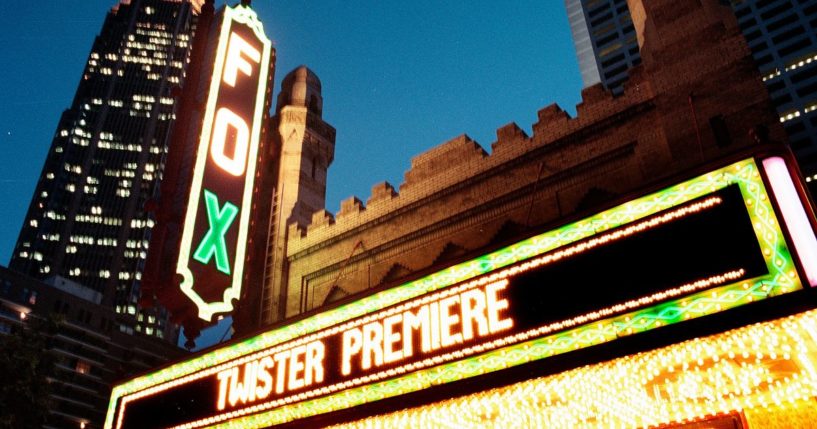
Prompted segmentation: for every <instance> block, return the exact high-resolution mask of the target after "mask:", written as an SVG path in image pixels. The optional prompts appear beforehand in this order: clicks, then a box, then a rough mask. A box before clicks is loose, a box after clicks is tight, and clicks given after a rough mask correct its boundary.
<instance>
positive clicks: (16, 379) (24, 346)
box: [0, 316, 60, 429]
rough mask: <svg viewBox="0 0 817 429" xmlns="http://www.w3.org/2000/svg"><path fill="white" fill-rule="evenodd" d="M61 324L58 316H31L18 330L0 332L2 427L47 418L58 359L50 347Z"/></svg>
mask: <svg viewBox="0 0 817 429" xmlns="http://www.w3.org/2000/svg"><path fill="white" fill-rule="evenodd" d="M59 324H60V320H59V319H57V318H54V317H49V318H45V319H41V318H38V317H33V316H30V317H28V318H27V319H26V321H25V322H24V323H23V324H22V325H21V326H19V327H18V329H16V330H15V331H14V332H12V333H10V334H8V335H0V429H6V428H9V429H10V428H36V427H42V426H43V424H44V423H45V422H46V420H47V418H48V414H49V410H50V405H51V397H50V395H49V393H50V390H51V389H50V385H49V383H50V382H49V378H50V377H52V376H53V374H54V363H55V359H54V356H53V354H52V353H51V352H50V351H49V349H50V342H51V338H52V337H53V335H54V334H56V332H57V330H58V329H59Z"/></svg>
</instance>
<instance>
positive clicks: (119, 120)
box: [10, 0, 195, 337]
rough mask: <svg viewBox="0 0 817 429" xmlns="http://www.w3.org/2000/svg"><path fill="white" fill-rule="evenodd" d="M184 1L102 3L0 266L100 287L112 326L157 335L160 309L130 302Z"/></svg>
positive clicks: (179, 65)
mask: <svg viewBox="0 0 817 429" xmlns="http://www.w3.org/2000/svg"><path fill="white" fill-rule="evenodd" d="M194 23H195V21H194V11H193V10H192V8H191V5H190V3H188V2H184V1H179V0H176V1H172V0H133V1H129V2H125V1H123V2H121V3H120V4H119V5H117V6H115V7H114V8H112V9H111V11H110V12H109V13H108V15H107V17H106V19H105V22H104V24H103V27H102V30H101V31H100V33H99V35H98V36H97V37H96V39H95V41H94V44H93V47H92V49H91V52H90V54H89V56H88V60H87V62H86V65H85V69H84V70H83V73H82V77H81V79H80V82H79V87H78V89H77V92H76V95H75V97H74V100H73V102H72V104H71V107H70V108H68V109H67V110H66V111H65V112H64V113H63V114H62V117H61V118H60V121H59V124H58V126H57V130H56V133H55V135H54V139H53V141H52V144H51V148H50V150H49V152H48V155H47V158H46V161H45V165H44V166H43V170H42V173H41V176H40V179H39V182H38V183H37V187H36V190H35V194H34V196H33V198H32V202H31V205H30V206H29V210H28V213H27V215H26V218H25V221H24V224H23V227H22V229H21V232H20V236H19V238H18V241H17V244H16V246H15V251H14V254H13V256H12V259H11V262H10V268H12V269H13V270H16V271H20V272H23V273H25V274H28V275H30V276H33V277H35V278H40V279H45V280H46V281H48V280H47V279H49V278H52V277H54V276H60V277H63V278H67V279H70V280H72V281H74V282H77V283H80V284H82V285H84V286H87V287H89V288H91V289H93V290H95V291H97V292H99V293H100V294H101V295H102V300H103V302H105V303H106V304H107V305H111V306H113V307H114V308H115V310H116V312H117V313H120V314H121V315H123V320H126V321H129V322H126V323H123V324H122V325H121V328H122V329H124V330H125V331H127V332H128V333H132V332H133V331H134V330H135V331H141V332H143V333H144V334H147V335H153V336H158V337H164V336H166V335H168V334H169V333H170V332H169V331H168V330H167V329H168V327H167V326H166V323H165V322H164V319H166V317H165V316H164V315H163V314H157V313H156V312H150V313H147V312H145V313H144V314H143V312H142V311H140V309H139V308H138V306H137V303H138V299H139V284H140V279H141V273H142V270H143V268H144V262H145V259H146V256H147V251H148V242H149V238H150V231H151V228H152V227H153V225H154V219H153V218H152V214H151V213H150V212H149V210H148V209H147V208H146V204H147V206H149V204H148V203H149V201H150V200H151V198H152V197H153V195H154V194H155V192H156V191H157V187H158V184H159V181H160V180H161V177H162V170H163V163H164V159H165V156H166V152H167V147H168V139H169V134H170V131H171V126H172V124H173V122H174V119H175V110H174V109H175V107H174V106H175V104H176V100H175V98H174V96H173V94H174V93H175V92H176V91H174V88H177V87H179V86H180V85H181V84H182V83H183V81H184V78H185V69H186V67H187V63H188V62H189V56H190V51H191V47H192V40H191V38H192V34H193V30H194Z"/></svg>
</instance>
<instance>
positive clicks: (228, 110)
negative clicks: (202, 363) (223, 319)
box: [176, 5, 272, 321]
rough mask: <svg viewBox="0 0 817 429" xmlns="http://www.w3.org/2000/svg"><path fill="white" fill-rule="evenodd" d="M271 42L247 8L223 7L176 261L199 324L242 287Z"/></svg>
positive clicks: (220, 309) (229, 306)
mask: <svg viewBox="0 0 817 429" xmlns="http://www.w3.org/2000/svg"><path fill="white" fill-rule="evenodd" d="M271 47H272V43H271V42H270V40H269V39H268V38H267V37H266V36H265V35H264V30H263V27H262V25H261V22H260V21H259V20H258V18H257V16H256V14H255V12H253V11H252V9H250V8H248V7H245V6H240V5H239V6H236V7H234V8H231V7H225V9H224V11H223V20H222V22H221V29H220V34H219V37H218V46H217V48H216V52H215V63H214V67H213V76H212V79H211V82H210V90H209V93H208V96H207V104H206V108H205V112H204V120H203V121H202V124H203V125H202V132H201V137H200V141H199V146H198V152H197V154H196V159H195V166H194V172H193V180H192V185H191V189H190V196H189V200H188V203H187V209H186V216H185V220H184V228H183V232H182V239H181V247H180V250H179V259H178V263H177V266H176V272H177V273H178V274H180V275H181V276H182V283H181V286H180V288H181V290H182V291H183V292H184V293H185V295H187V296H188V297H189V298H190V299H191V300H192V301H193V302H194V303H195V304H196V307H197V308H198V316H199V317H200V318H201V319H203V320H205V321H210V320H211V319H212V316H213V315H214V314H216V313H222V312H228V311H231V310H232V302H231V301H232V300H233V299H238V297H239V295H240V292H241V280H242V272H243V268H244V267H243V264H244V257H245V250H246V242H247V233H248V227H249V220H250V219H249V217H250V207H251V199H252V192H253V179H254V177H255V167H256V161H257V154H258V146H259V139H260V135H261V127H262V125H263V123H262V118H263V114H264V112H263V108H264V97H265V96H266V89H267V78H268V74H269V63H270V52H271Z"/></svg>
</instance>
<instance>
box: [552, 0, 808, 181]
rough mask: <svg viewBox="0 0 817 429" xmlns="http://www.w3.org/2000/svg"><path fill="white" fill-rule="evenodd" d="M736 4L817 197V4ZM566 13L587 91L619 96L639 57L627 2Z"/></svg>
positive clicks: (798, 0) (585, 4) (799, 0)
mask: <svg viewBox="0 0 817 429" xmlns="http://www.w3.org/2000/svg"><path fill="white" fill-rule="evenodd" d="M730 3H731V6H732V9H733V11H734V12H735V16H736V17H737V20H738V25H739V26H740V29H741V32H742V33H743V36H744V38H745V39H746V42H747V43H748V45H749V48H750V49H751V51H752V56H753V58H754V60H755V64H756V66H757V68H758V70H759V72H760V75H761V76H762V79H763V82H764V83H765V84H766V88H767V90H768V91H769V96H770V98H771V100H772V103H773V104H774V106H775V108H776V109H777V113H778V114H779V116H780V122H781V123H783V126H784V127H785V129H786V132H787V134H788V137H789V143H790V144H791V147H792V149H793V150H794V152H795V154H796V155H797V158H798V161H799V163H800V169H801V171H802V173H803V175H804V176H805V177H806V180H807V183H808V185H809V186H810V189H811V193H812V195H817V113H816V112H815V111H817V2H815V1H813V0H731V1H730ZM565 6H566V7H567V14H568V19H569V21H570V26H571V30H572V32H573V38H574V43H575V45H576V53H577V56H578V58H579V68H580V69H581V72H582V79H583V82H584V86H585V87H587V86H590V85H593V84H595V83H597V82H599V81H601V82H603V83H604V85H605V87H607V88H608V89H612V90H613V91H614V92H616V91H619V92H620V91H621V88H620V85H621V84H622V82H623V81H624V80H626V77H627V72H626V67H625V68H622V66H624V64H625V63H628V64H637V61H633V60H632V59H634V58H636V57H637V56H638V53H637V51H638V44H637V42H636V39H635V33H633V31H632V25H631V24H629V22H630V20H629V9H628V7H627V2H626V0H615V1H612V0H610V1H591V0H565ZM679 7H680V5H679ZM625 16H626V18H625ZM591 51H592V55H593V57H594V60H595V61H593V60H591V59H590V55H591ZM628 55H629V57H628ZM633 55H634V56H633Z"/></svg>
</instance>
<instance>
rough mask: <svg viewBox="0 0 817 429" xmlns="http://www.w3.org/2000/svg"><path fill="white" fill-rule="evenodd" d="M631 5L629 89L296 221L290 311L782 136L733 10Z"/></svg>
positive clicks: (430, 160)
mask: <svg viewBox="0 0 817 429" xmlns="http://www.w3.org/2000/svg"><path fill="white" fill-rule="evenodd" d="M629 3H630V6H631V10H634V11H637V12H638V13H635V12H634V13H633V16H634V21H635V24H636V29H637V30H638V34H639V37H640V40H639V43H640V45H641V46H642V48H641V55H642V58H643V63H642V65H640V66H637V67H635V68H634V69H632V70H631V72H630V77H629V79H628V81H627V84H626V85H625V88H624V92H623V94H622V95H620V96H613V95H612V93H610V92H608V91H606V90H604V88H603V87H602V86H601V85H600V84H599V85H595V86H592V87H589V88H586V89H585V90H584V91H582V102H581V103H580V104H579V105H578V106H577V115H576V117H575V118H574V117H570V115H568V114H567V113H566V112H565V111H564V110H562V109H561V108H560V107H559V106H558V105H555V104H554V105H550V106H548V107H545V108H544V109H542V110H540V111H539V114H538V121H537V122H536V123H535V124H533V126H532V130H533V133H532V134H533V135H531V136H528V135H527V134H526V133H525V132H524V131H523V130H522V129H521V128H520V127H519V126H517V125H516V124H514V123H511V124H508V125H505V126H503V127H501V128H499V129H498V130H497V140H496V141H495V142H493V143H492V144H491V152H490V154H489V153H488V152H487V151H486V150H485V149H484V148H483V147H482V146H481V145H480V144H479V143H477V142H475V141H473V140H472V139H471V138H469V137H468V136H467V135H462V136H459V137H456V138H453V139H452V140H450V141H448V142H446V143H443V144H442V145H440V146H438V147H435V148H433V149H431V150H429V151H428V152H426V153H423V154H421V155H418V156H416V157H414V158H413V159H412V162H411V169H410V170H409V171H408V172H406V173H405V180H404V182H403V183H402V184H400V185H399V187H398V188H395V187H394V186H392V185H391V184H389V183H380V184H377V185H375V186H374V187H373V188H372V193H371V195H370V196H369V198H368V199H367V200H366V203H365V204H364V203H363V201H362V200H361V199H359V198H357V197H352V198H350V199H347V200H345V201H343V202H342V203H341V209H340V211H339V212H338V213H337V214H335V215H332V214H330V213H328V212H326V211H325V210H320V211H317V212H316V213H314V214H313V215H312V217H311V222H310V223H308V224H303V223H301V222H290V223H288V229H287V234H286V242H285V245H284V246H281V247H282V248H283V249H285V255H286V257H285V261H283V264H282V265H283V266H284V267H285V270H284V271H282V272H283V278H282V282H284V283H285V285H284V289H282V290H281V292H282V293H284V292H285V297H284V296H282V297H281V301H279V302H278V303H276V305H277V306H278V307H277V311H280V313H279V314H280V315H281V316H282V317H293V316H296V315H299V314H301V313H304V312H309V311H312V310H315V309H317V308H319V307H321V306H323V305H325V304H328V303H329V302H333V301H336V300H340V299H354V298H353V297H350V298H345V297H347V296H350V295H356V294H362V293H367V292H371V291H372V290H377V289H381V288H388V287H393V286H396V285H399V284H401V283H403V282H405V281H407V280H409V279H413V278H417V277H419V276H422V275H424V274H428V273H431V272H433V271H436V270H438V269H440V268H442V267H444V266H447V265H450V264H452V263H454V262H458V261H460V260H464V259H465V258H467V257H473V256H477V255H480V254H482V253H485V252H487V251H488V250H491V249H495V248H498V247H500V246H502V245H503V244H508V243H511V242H512V241H513V240H515V239H520V238H522V237H525V236H528V235H531V234H532V233H534V232H536V231H541V230H543V229H545V228H550V227H555V226H558V225H560V224H563V223H565V222H567V221H569V220H571V219H576V218H578V217H581V216H582V215H586V214H589V213H590V210H591V209H592V210H598V209H600V208H604V207H606V206H610V205H612V204H614V203H615V202H616V201H620V200H622V199H623V198H625V197H626V196H627V195H628V194H632V193H633V192H635V191H637V190H644V189H648V188H650V186H651V184H654V183H656V182H657V181H660V180H665V179H668V178H670V177H672V176H673V175H676V174H679V173H681V172H684V171H688V170H690V169H694V168H695V167H696V166H700V165H702V164H705V163H707V162H708V161H712V160H715V159H719V158H722V157H724V156H727V155H728V154H730V153H733V152H735V151H737V150H740V149H743V148H746V147H748V146H751V145H754V144H758V143H765V142H782V141H783V140H784V137H783V136H784V134H783V131H782V128H781V127H780V125H779V123H778V122H777V119H776V116H775V114H774V111H773V109H772V107H771V105H770V103H769V100H768V96H767V95H766V91H765V90H764V87H763V84H762V82H761V79H760V76H759V75H758V74H757V71H756V69H755V67H754V66H753V64H752V60H751V57H750V53H749V50H748V48H747V47H746V44H745V41H744V40H743V38H742V36H741V34H740V31H739V29H738V27H737V23H736V22H735V18H734V16H733V14H732V12H731V9H730V8H729V7H728V6H724V5H721V4H719V2H717V1H714V0H711V1H702V2H699V1H696V0H672V1H668V0H654V1H650V2H643V3H642V1H641V0H631V1H630V2H629ZM279 237H280V236H279ZM265 311H269V310H265ZM269 314H271V313H269ZM274 321H276V319H275V318H274V317H265V318H264V322H265V324H268V323H271V322H274Z"/></svg>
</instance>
